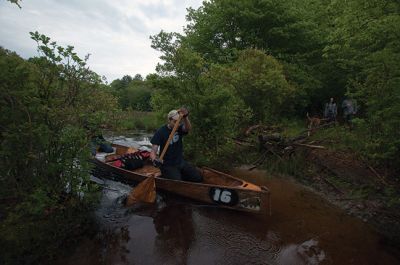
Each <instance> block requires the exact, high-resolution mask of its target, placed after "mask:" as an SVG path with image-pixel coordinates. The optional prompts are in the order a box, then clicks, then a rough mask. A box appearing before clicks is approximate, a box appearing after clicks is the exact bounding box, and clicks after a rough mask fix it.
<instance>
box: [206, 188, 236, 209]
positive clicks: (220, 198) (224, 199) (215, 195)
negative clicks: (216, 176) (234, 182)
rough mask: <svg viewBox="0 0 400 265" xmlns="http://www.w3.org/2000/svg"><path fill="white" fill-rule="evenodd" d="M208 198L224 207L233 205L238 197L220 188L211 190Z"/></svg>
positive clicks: (234, 193) (232, 192)
mask: <svg viewBox="0 0 400 265" xmlns="http://www.w3.org/2000/svg"><path fill="white" fill-rule="evenodd" d="M210 198H211V200H212V201H214V202H216V203H220V204H226V205H235V204H236V203H237V201H238V196H237V194H236V192H235V191H234V190H230V189H221V188H211V189H210Z"/></svg>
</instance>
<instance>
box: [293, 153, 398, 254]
mask: <svg viewBox="0 0 400 265" xmlns="http://www.w3.org/2000/svg"><path fill="white" fill-rule="evenodd" d="M298 154H299V155H301V156H303V159H304V161H306V163H307V165H306V172H305V173H304V174H303V175H302V176H301V177H297V178H296V180H297V181H300V182H301V183H302V184H305V185H307V186H308V187H310V188H312V189H313V190H314V191H315V192H317V193H318V194H320V196H322V197H324V198H326V199H327V200H329V201H330V202H331V203H332V204H334V205H336V206H338V207H340V208H341V209H343V210H344V211H345V212H346V213H347V214H349V215H351V216H356V217H358V218H360V219H361V220H362V221H363V222H365V223H368V224H371V225H372V226H373V227H374V229H375V230H376V231H378V232H379V233H380V234H382V235H383V236H384V239H383V240H384V241H385V243H386V244H388V245H391V246H393V247H395V248H398V246H400V207H399V203H398V200H399V199H398V198H399V194H398V191H399V190H400V185H399V183H395V182H392V181H390V180H388V179H387V178H385V177H384V174H380V173H379V172H378V171H377V170H376V169H374V168H373V167H371V166H370V165H368V164H367V163H365V162H363V161H362V160H360V159H358V158H357V157H356V156H355V155H354V154H351V153H346V152H338V151H333V150H327V149H325V150H316V149H304V150H302V151H301V152H298ZM396 200H397V201H396ZM397 251H400V249H397Z"/></svg>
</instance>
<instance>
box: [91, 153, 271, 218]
mask: <svg viewBox="0 0 400 265" xmlns="http://www.w3.org/2000/svg"><path fill="white" fill-rule="evenodd" d="M113 147H114V149H115V153H113V154H100V153H99V154H97V155H96V158H94V160H93V161H94V163H95V165H96V167H95V170H94V175H95V176H98V177H103V178H110V179H113V180H117V181H124V182H129V183H130V182H141V181H143V180H145V179H146V178H148V177H150V176H154V177H155V182H156V187H157V189H161V190H165V191H167V192H171V193H174V194H178V195H180V196H183V197H187V198H190V199H193V200H195V201H199V202H203V203H207V204H211V205H215V206H218V207H222V208H229V209H234V210H240V211H247V212H254V213H260V214H266V213H267V209H269V207H270V192H269V190H268V189H267V187H265V186H257V185H255V184H252V183H250V182H247V181H244V180H242V179H239V178H236V177H233V176H231V175H229V174H226V173H223V172H220V171H217V170H214V169H211V168H207V167H202V168H198V170H199V171H200V173H201V175H202V177H203V182H201V183H197V182H188V181H180V180H171V179H167V178H163V177H162V176H161V171H160V169H159V168H157V167H155V166H153V164H152V163H151V161H149V160H148V159H147V160H144V162H143V164H142V165H141V167H139V168H136V169H131V170H127V169H124V168H122V167H118V166H116V165H115V159H116V158H118V157H120V156H124V155H125V156H126V155H127V154H129V153H135V152H137V151H138V150H136V149H134V148H132V147H126V146H121V145H113Z"/></svg>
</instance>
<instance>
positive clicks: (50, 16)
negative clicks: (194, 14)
mask: <svg viewBox="0 0 400 265" xmlns="http://www.w3.org/2000/svg"><path fill="white" fill-rule="evenodd" d="M201 4H202V0H23V1H22V2H21V6H22V9H19V8H18V7H17V6H16V5H13V4H11V3H10V2H8V1H5V0H0V46H2V47H4V48H6V49H9V50H11V51H15V52H17V53H18V54H19V55H20V56H22V57H24V58H29V57H32V56H35V55H37V51H36V43H35V42H34V41H33V40H31V39H30V35H29V32H30V31H38V32H39V33H41V34H45V35H46V36H48V37H50V38H51V39H52V40H53V41H56V42H57V43H58V44H59V45H62V46H66V45H72V46H74V47H75V51H76V52H77V53H78V55H79V56H80V57H81V58H83V57H84V56H85V55H86V54H88V53H90V54H91V56H90V58H89V62H88V64H89V66H90V68H91V69H92V70H94V71H95V72H96V73H98V74H99V75H101V76H102V75H104V76H106V78H107V80H108V82H111V81H112V80H114V79H116V78H121V77H122V76H124V75H127V74H129V75H131V76H134V75H135V74H141V75H142V76H143V77H145V76H146V75H147V74H149V73H154V72H155V67H156V65H157V62H159V61H160V60H159V59H158V57H159V56H160V55H161V54H160V53H159V52H157V51H156V50H154V49H152V48H151V47H150V45H151V41H150V39H149V36H150V35H155V34H157V33H159V32H160V31H161V30H164V31H167V32H171V31H174V32H180V33H182V32H183V27H184V26H185V25H186V21H185V15H186V8H187V7H190V6H191V7H193V8H195V9H197V8H198V7H199V6H201Z"/></svg>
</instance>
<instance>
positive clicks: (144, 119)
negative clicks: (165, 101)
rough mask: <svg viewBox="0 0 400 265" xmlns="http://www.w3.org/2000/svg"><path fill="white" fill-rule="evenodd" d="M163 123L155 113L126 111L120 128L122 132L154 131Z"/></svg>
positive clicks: (121, 119) (122, 116)
mask: <svg viewBox="0 0 400 265" xmlns="http://www.w3.org/2000/svg"><path fill="white" fill-rule="evenodd" d="M161 124H162V121H160V120H159V119H158V117H157V116H156V113H154V112H140V111H125V112H123V115H121V117H120V128H121V129H122V130H145V131H154V130H155V129H157V128H158V127H160V125H161Z"/></svg>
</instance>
